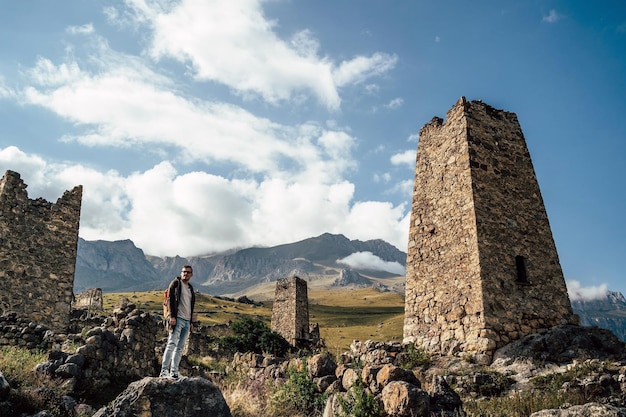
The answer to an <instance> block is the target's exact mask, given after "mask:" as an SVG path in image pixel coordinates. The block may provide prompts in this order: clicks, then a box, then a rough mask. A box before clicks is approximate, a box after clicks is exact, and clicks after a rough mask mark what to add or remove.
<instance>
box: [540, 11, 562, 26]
mask: <svg viewBox="0 0 626 417" xmlns="http://www.w3.org/2000/svg"><path fill="white" fill-rule="evenodd" d="M562 18H563V16H562V15H560V14H559V13H557V11H556V10H554V9H552V10H550V12H549V13H548V15H546V16H543V18H542V19H541V21H542V22H546V23H556V22H558V21H559V20H561V19H562Z"/></svg>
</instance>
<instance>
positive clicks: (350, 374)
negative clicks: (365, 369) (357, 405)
mask: <svg viewBox="0 0 626 417" xmlns="http://www.w3.org/2000/svg"><path fill="white" fill-rule="evenodd" d="M358 380H359V374H358V372H357V371H355V370H354V369H352V368H348V369H346V370H345V372H344V373H343V377H342V378H341V385H342V386H343V389H344V390H346V391H347V390H349V389H350V387H352V385H354V383H355V382H356V381H358Z"/></svg>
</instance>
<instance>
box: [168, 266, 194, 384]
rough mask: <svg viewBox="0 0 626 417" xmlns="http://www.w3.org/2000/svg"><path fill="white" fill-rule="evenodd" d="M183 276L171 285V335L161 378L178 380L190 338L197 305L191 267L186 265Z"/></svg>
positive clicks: (174, 280) (182, 272)
mask: <svg viewBox="0 0 626 417" xmlns="http://www.w3.org/2000/svg"><path fill="white" fill-rule="evenodd" d="M180 275H181V276H180V277H176V278H174V279H173V280H172V282H171V283H170V285H169V300H168V301H169V306H170V317H169V325H170V329H171V330H170V335H169V337H168V338H167V345H166V346H165V352H163V361H162V362H161V373H160V374H159V377H161V378H167V377H170V378H172V379H178V365H179V364H180V359H181V357H182V356H183V348H184V347H185V343H186V342H187V337H189V330H190V326H191V318H192V317H193V308H194V305H195V303H196V295H195V294H194V292H193V286H192V285H191V284H190V283H189V280H190V279H191V277H192V276H193V270H192V269H191V266H189V265H185V266H183V269H182V271H181V274H180Z"/></svg>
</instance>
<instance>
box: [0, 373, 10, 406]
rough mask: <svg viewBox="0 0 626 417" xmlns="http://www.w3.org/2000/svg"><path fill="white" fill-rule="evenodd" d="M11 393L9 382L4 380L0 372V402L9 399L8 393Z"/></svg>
mask: <svg viewBox="0 0 626 417" xmlns="http://www.w3.org/2000/svg"><path fill="white" fill-rule="evenodd" d="M10 392H11V386H10V385H9V382H8V381H7V380H6V378H5V377H4V375H2V372H0V401H4V400H6V399H8V398H9V393H10Z"/></svg>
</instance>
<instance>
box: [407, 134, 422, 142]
mask: <svg viewBox="0 0 626 417" xmlns="http://www.w3.org/2000/svg"><path fill="white" fill-rule="evenodd" d="M419 138H420V134H419V133H411V134H410V135H409V137H408V138H407V139H406V140H407V142H417V141H418V140H419Z"/></svg>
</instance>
